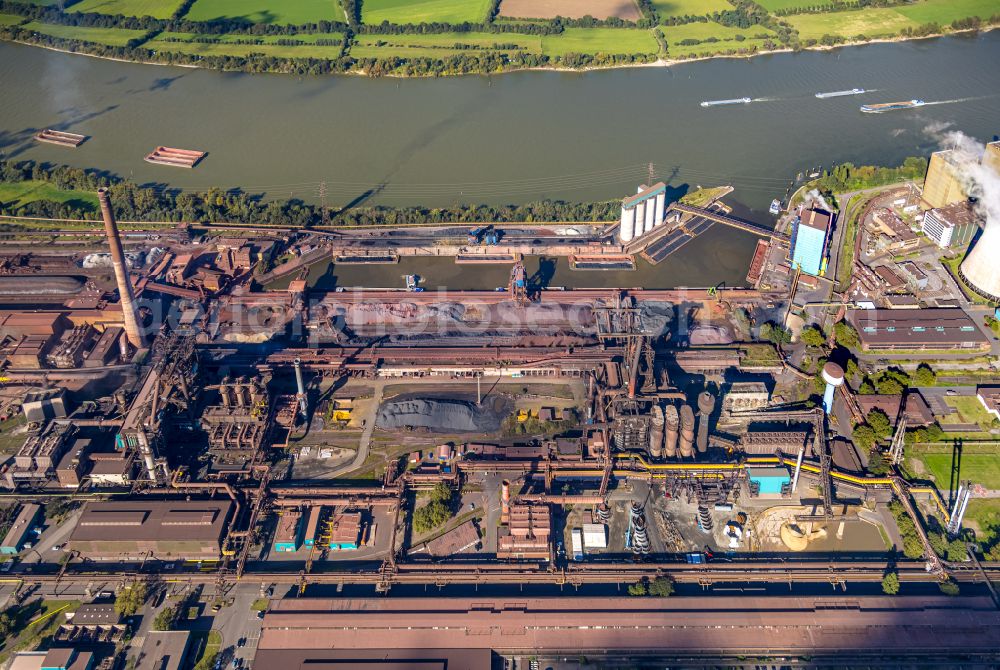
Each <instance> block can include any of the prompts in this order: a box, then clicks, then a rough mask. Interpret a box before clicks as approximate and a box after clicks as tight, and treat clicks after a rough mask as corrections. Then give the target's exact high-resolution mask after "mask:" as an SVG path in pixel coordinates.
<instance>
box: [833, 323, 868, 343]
mask: <svg viewBox="0 0 1000 670" xmlns="http://www.w3.org/2000/svg"><path fill="white" fill-rule="evenodd" d="M833 339H834V340H835V341H836V342H837V344H839V345H840V346H842V347H844V348H845V349H857V348H858V347H859V346H861V340H860V339H858V331H857V330H856V329H855V328H854V326H852V325H851V324H849V323H847V322H846V321H838V322H837V323H835V324H833Z"/></svg>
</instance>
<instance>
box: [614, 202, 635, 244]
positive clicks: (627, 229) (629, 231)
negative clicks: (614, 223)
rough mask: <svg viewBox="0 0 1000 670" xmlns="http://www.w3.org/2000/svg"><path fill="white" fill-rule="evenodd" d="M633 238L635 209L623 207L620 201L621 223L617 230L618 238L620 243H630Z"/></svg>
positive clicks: (623, 203) (623, 204)
mask: <svg viewBox="0 0 1000 670" xmlns="http://www.w3.org/2000/svg"><path fill="white" fill-rule="evenodd" d="M634 237H635V207H628V208H626V207H625V201H624V200H623V201H622V222H621V226H620V227H619V228H618V238H619V239H620V240H621V241H622V242H631V241H632V238H634Z"/></svg>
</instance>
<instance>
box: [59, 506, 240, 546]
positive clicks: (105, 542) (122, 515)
mask: <svg viewBox="0 0 1000 670" xmlns="http://www.w3.org/2000/svg"><path fill="white" fill-rule="evenodd" d="M232 509H233V502H232V501H230V500H142V499H137V500H129V501H127V502H88V503H87V504H86V505H84V508H83V513H82V514H81V515H80V520H79V522H78V523H77V525H76V528H75V529H74V530H73V534H72V535H71V536H70V539H69V545H68V547H67V548H68V549H70V550H75V551H78V552H80V555H81V556H83V557H85V558H89V559H92V560H98V561H100V560H142V559H143V558H146V557H147V556H148V557H149V558H155V559H160V560H213V559H218V558H219V556H220V555H221V553H222V541H223V536H224V535H225V532H226V529H227V524H228V521H229V517H230V515H231V513H232Z"/></svg>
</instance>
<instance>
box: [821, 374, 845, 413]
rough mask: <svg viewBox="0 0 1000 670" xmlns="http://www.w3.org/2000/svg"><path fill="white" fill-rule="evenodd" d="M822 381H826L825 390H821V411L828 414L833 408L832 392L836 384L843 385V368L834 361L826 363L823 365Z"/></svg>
mask: <svg viewBox="0 0 1000 670" xmlns="http://www.w3.org/2000/svg"><path fill="white" fill-rule="evenodd" d="M823 381H825V382H826V390H825V391H824V392H823V411H824V412H826V413H827V414H829V413H830V412H831V411H832V410H833V394H834V393H835V392H836V390H837V387H838V386H843V385H844V368H842V367H840V366H839V365H837V364H836V363H827V364H826V365H824V366H823Z"/></svg>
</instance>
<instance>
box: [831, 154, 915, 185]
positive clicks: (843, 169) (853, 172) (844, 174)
mask: <svg viewBox="0 0 1000 670" xmlns="http://www.w3.org/2000/svg"><path fill="white" fill-rule="evenodd" d="M926 174H927V159H926V158H923V157H920V156H910V157H909V158H906V159H904V160H903V162H902V163H901V164H900V165H899V166H897V167H894V168H893V167H882V166H877V165H860V166H856V165H854V164H853V163H841V164H840V165H837V166H835V167H833V168H831V169H830V170H827V171H826V172H825V173H824V174H823V176H822V177H820V178H819V179H817V180H816V181H814V182H812V185H813V186H815V187H816V188H818V189H819V190H820V191H825V192H828V193H845V192H847V191H858V190H861V189H865V188H873V187H875V186H883V185H885V184H894V183H896V182H900V181H907V180H917V181H921V180H923V178H924V175H926Z"/></svg>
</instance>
